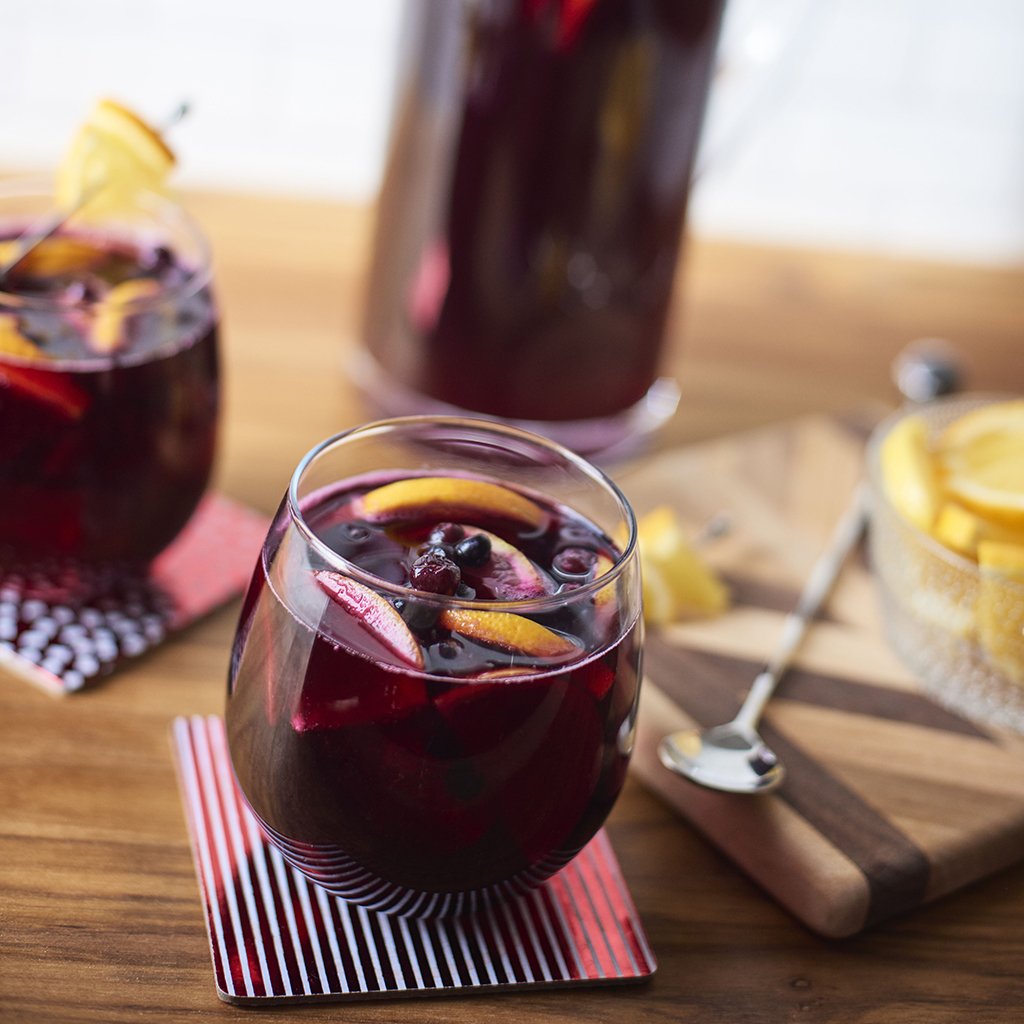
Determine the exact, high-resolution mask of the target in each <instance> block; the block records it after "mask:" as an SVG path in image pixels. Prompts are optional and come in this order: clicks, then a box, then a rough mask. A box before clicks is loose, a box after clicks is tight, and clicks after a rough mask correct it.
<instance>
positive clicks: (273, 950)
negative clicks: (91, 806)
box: [173, 717, 656, 1004]
mask: <svg viewBox="0 0 1024 1024" xmlns="http://www.w3.org/2000/svg"><path fill="white" fill-rule="evenodd" d="M173 744H174V752H175V755H176V760H177V765H178V774H179V780H180V783H181V788H182V796H183V799H184V803H185V816H186V819H187V821H188V826H189V832H190V834H191V839H192V853H193V857H194V860H195V865H196V874H197V876H198V878H199V888H200V892H201V895H202V898H203V903H204V905H205V909H206V924H207V931H208V934H209V938H210V947H211V951H212V955H213V970H214V978H215V981H216V985H217V993H218V995H219V996H220V997H221V998H222V999H224V1000H226V1001H228V1002H232V1003H249V1004H268V1003H275V1002H291V1001H305V1002H312V1001H325V1000H337V999H352V998H366V997H370V996H376V997H381V996H393V997H394V996H406V995H431V994H436V995H454V994H458V993H467V994H468V993H475V992H481V991H488V990H492V991H493V990H508V989H518V988H522V987H530V988H537V987H554V986H564V985H578V984H601V983H604V984H608V983H616V982H628V981H642V980H644V979H645V978H648V977H649V976H650V975H651V974H653V973H654V971H655V969H656V964H655V960H654V956H653V954H652V953H651V949H650V946H649V945H648V942H647V938H646V936H645V934H644V930H643V926H642V925H641V923H640V919H639V917H638V915H637V911H636V907H635V906H634V904H633V900H632V897H631V896H630V894H629V891H628V890H627V888H626V884H625V882H624V880H623V877H622V873H621V871H620V869H619V865H618V861H617V860H616V858H615V854H614V852H613V850H612V848H611V844H610V843H609V842H608V837H607V836H606V834H605V833H604V831H603V830H602V831H601V832H600V833H599V834H598V835H597V836H596V837H595V838H594V839H593V840H592V841H591V842H590V843H589V845H587V846H586V847H585V848H584V849H583V851H582V852H581V853H580V854H579V855H578V856H577V857H576V858H575V859H574V860H573V861H572V862H571V863H570V864H569V865H567V866H566V867H565V868H563V869H562V870H561V871H560V872H559V873H558V874H557V875H555V876H554V877H553V878H550V879H548V881H547V882H545V883H544V885H542V886H541V887H540V888H538V889H536V890H534V891H533V892H532V893H531V894H530V895H528V896H524V897H521V898H519V899H516V900H512V901H510V902H507V903H504V904H501V905H500V906H496V907H493V908H489V909H487V910H485V911H481V912H479V913H477V914H474V915H466V916H463V917H459V918H453V919H449V920H441V921H425V920H412V919H408V918H396V917H389V916H387V915H386V914H376V913H374V912H373V911H368V910H365V909H363V908H362V907H358V906H355V905H353V904H350V903H347V902H346V901H345V900H342V899H339V898H338V897H336V896H332V895H331V894H330V893H328V892H327V891H326V890H324V889H322V888H320V887H319V886H317V885H314V884H313V883H311V882H309V881H307V880H306V878H305V877H304V876H303V875H302V874H300V873H299V872H298V871H295V870H294V869H292V868H291V867H289V866H288V865H287V863H286V862H285V861H284V859H283V858H282V857H281V855H280V854H279V853H278V852H277V850H276V849H275V848H274V847H272V846H271V845H270V844H268V843H267V842H266V841H265V839H264V838H263V835H262V833H261V832H260V829H259V827H258V825H257V824H256V820H255V818H254V817H253V816H252V814H251V813H250V812H249V810H248V808H247V807H246V806H245V803H244V801H243V800H242V798H241V794H240V793H239V791H238V787H237V784H236V783H235V780H234V775H233V773H232V771H231V766H230V763H229V760H228V753H227V746H226V742H225V737H224V725H223V722H222V721H221V719H220V718H218V717H209V718H201V717H191V718H178V719H176V720H175V722H174V726H173Z"/></svg>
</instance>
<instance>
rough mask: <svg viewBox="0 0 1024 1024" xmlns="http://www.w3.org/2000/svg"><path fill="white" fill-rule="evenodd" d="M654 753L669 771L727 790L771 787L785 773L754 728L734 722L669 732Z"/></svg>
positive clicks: (773, 786)
mask: <svg viewBox="0 0 1024 1024" xmlns="http://www.w3.org/2000/svg"><path fill="white" fill-rule="evenodd" d="M658 757H659V759H660V760H661V763H662V764H663V765H664V766H665V767H666V768H668V769H670V770H671V771H674V772H680V771H682V773H683V774H685V775H686V776H687V778H690V779H692V780H693V781H694V782H699V783H700V784H701V785H703V786H708V787H709V788H711V789H720V790H723V791H725V792H727V793H756V792H760V791H763V790H769V789H774V788H775V787H776V786H778V785H779V783H780V782H782V779H783V777H784V775H785V770H784V769H783V767H782V764H781V763H780V762H779V760H778V758H777V757H776V756H775V754H774V753H772V751H771V750H770V749H769V748H768V747H767V746H765V743H764V741H763V740H762V739H761V737H760V736H759V735H758V734H757V732H756V731H755V730H754V729H751V728H749V727H747V726H744V725H742V724H740V723H738V722H728V723H726V724H725V725H716V726H715V727H714V728H713V729H707V730H705V731H702V730H700V729H686V730H683V731H681V732H676V733H672V735H670V736H666V737H665V739H664V740H662V742H661V744H660V745H659V747H658Z"/></svg>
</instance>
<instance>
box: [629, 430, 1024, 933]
mask: <svg viewBox="0 0 1024 1024" xmlns="http://www.w3.org/2000/svg"><path fill="white" fill-rule="evenodd" d="M865 429H866V428H865V425H864V424H857V423H853V422H851V423H841V422H837V421H835V420H829V419H825V418H810V419H803V420H800V421H798V422H795V423H789V424H785V425H782V426H778V427H772V428H768V429H764V430H761V431H758V432H755V433H751V434H747V435H743V436H740V437H734V438H728V439H725V440H722V441H716V442H713V443H710V444H705V445H701V446H699V447H695V448H692V449H685V450H681V451H676V452H671V453H668V454H666V455H662V456H659V457H657V458H655V459H652V460H651V461H648V462H645V463H642V464H640V465H638V466H636V467H634V468H633V469H632V470H630V471H629V472H628V473H625V474H620V475H619V478H618V479H619V482H620V484H621V485H622V486H623V489H624V490H625V491H626V493H627V494H628V495H629V497H630V499H631V500H632V501H633V503H634V505H635V506H636V508H637V511H638V512H639V513H643V512H644V511H647V510H649V509H650V508H652V507H654V506H655V505H657V504H660V503H663V502H668V503H670V504H671V505H673V506H674V507H675V508H676V509H677V510H678V512H679V514H680V516H681V517H682V518H683V520H684V522H686V523H688V524H692V525H693V526H694V527H696V526H698V525H699V524H700V523H701V522H703V521H705V520H706V519H708V518H709V517H711V516H712V515H713V514H715V513H717V512H719V511H722V510H725V511H727V512H728V513H729V514H730V516H731V517H732V518H733V521H734V528H733V529H732V531H731V532H730V533H729V534H728V535H727V536H726V537H725V538H722V539H720V540H718V541H715V542H712V543H711V544H710V545H709V546H708V547H707V548H706V549H705V554H706V557H707V558H708V560H709V561H710V562H711V563H712V564H713V565H714V566H715V567H716V568H717V569H718V570H719V572H720V573H722V575H723V576H724V578H725V579H726V580H727V582H728V583H729V584H730V587H731V590H732V599H733V603H732V607H731V609H730V610H729V611H728V612H727V613H726V614H724V615H722V616H720V617H717V618H714V619H710V620H704V621H691V622H684V623H678V624H674V625H672V626H670V627H667V628H663V629H659V630H650V631H649V633H648V639H647V644H646V648H645V683H644V691H643V695H642V699H641V710H640V723H639V730H638V736H637V748H636V753H635V755H634V762H633V764H634V770H635V772H636V773H637V774H638V776H639V777H640V778H641V779H642V780H643V782H644V783H646V784H647V785H648V786H649V787H650V788H651V789H653V790H654V791H656V792H657V793H658V794H660V795H661V796H662V797H663V798H664V799H665V800H667V801H668V802H669V803H670V804H672V805H673V807H675V808H676V809H677V810H678V811H679V812H681V813H682V814H683V815H684V816H685V817H686V818H687V819H688V820H689V821H690V822H691V823H692V824H693V826H695V827H696V828H697V829H699V830H700V831H701V832H703V833H704V834H705V835H706V836H707V838H708V839H710V840H711V841H712V842H713V843H715V844H716V845H717V846H718V847H719V848H720V849H721V850H722V851H723V852H724V853H725V854H727V855H728V856H729V857H730V858H732V860H734V861H735V863H736V864H737V865H738V866H739V867H740V868H742V869H743V870H744V871H745V872H746V873H747V874H749V875H750V876H751V878H753V879H754V880H755V881H756V882H758V883H759V884H760V885H761V886H762V887H763V888H764V889H765V890H766V891H767V892H768V893H770V894H771V895H772V896H773V897H775V898H776V899H777V900H778V901H779V902H780V903H781V904H782V905H783V906H785V907H786V908H788V910H789V911H791V912H792V913H793V914H794V915H796V917H798V918H799V919H800V920H801V921H803V922H804V923H805V924H806V925H808V926H809V927H810V928H812V929H814V930H815V931H817V932H819V933H821V934H823V935H826V936H832V937H840V936H846V935H850V934H853V933H855V932H857V931H859V930H861V929H862V928H864V927H867V926H869V925H871V924H874V923H876V922H878V921H880V920H883V919H884V918H886V917H889V916H891V915H894V914H897V913H901V912H904V911H907V910H910V909H911V908H913V907H915V906H917V905H919V904H922V903H925V902H927V901H929V900H933V899H936V898H937V897H940V896H942V895H943V894H945V893H948V892H950V891H952V890H954V889H956V888H959V887H960V886H963V885H966V884H967V883H969V882H972V881H974V880H976V879H978V878H980V877H982V876H983V875H986V874H989V873H991V872H994V871H996V870H998V869H1000V868H1002V867H1004V866H1006V865H1009V864H1011V863H1013V862H1014V861H1016V860H1019V859H1022V858H1024V738H1021V737H1019V736H1011V735H1009V734H1005V733H1001V732H1000V731H998V730H995V729H992V728H988V727H985V726H981V725H976V724H972V723H971V722H969V721H967V720H965V719H964V718H962V717H960V716H959V715H957V714H954V713H953V712H952V711H949V710H946V709H945V708H944V707H942V706H941V705H939V704H938V703H936V702H935V701H934V700H933V699H931V698H930V697H929V696H927V695H926V694H924V693H923V691H922V690H921V689H920V688H919V686H918V684H917V682H916V680H915V678H914V677H913V675H912V674H911V673H910V671H909V670H908V669H906V668H905V667H904V666H903V665H902V663H901V662H900V661H899V660H898V659H897V657H896V655H895V653H894V652H893V651H892V650H890V648H889V646H888V644H887V642H886V640H885V638H884V636H883V634H882V630H881V624H880V621H879V612H878V608H877V604H876V598H875V593H874V589H873V584H872V580H871V576H870V572H869V569H868V566H867V564H866V559H865V555H864V552H863V551H860V552H858V553H857V554H856V555H854V556H853V557H852V558H851V559H850V560H849V562H848V563H847V565H846V566H845V567H844V569H843V572H842V574H841V576H840V578H839V580H838V582H837V585H836V588H835V590H834V591H833V593H832V596H831V598H830V600H829V602H828V603H827V605H826V607H825V608H824V609H823V611H822V612H821V614H820V616H819V618H818V620H817V621H816V623H815V624H814V626H813V627H812V629H811V631H810V633H809V635H808V636H807V638H806V640H805V642H804V644H803V646H802V648H801V650H800V652H799V653H798V656H797V658H796V661H795V664H794V667H793V668H792V669H791V670H790V672H789V673H788V674H787V676H786V677H785V678H784V681H783V683H782V685H781V686H780V687H779V690H778V691H777V694H776V696H775V698H774V699H773V701H772V702H771V704H770V705H769V707H768V710H767V713H766V715H765V718H764V719H763V722H762V725H763V728H762V730H761V731H762V734H763V735H764V737H765V739H766V741H767V742H768V744H769V746H770V747H771V748H772V749H773V750H775V752H776V753H777V754H778V755H779V757H780V759H781V760H782V761H783V762H784V764H785V766H786V771H787V775H786V780H785V782H784V783H783V785H782V787H781V788H780V789H778V790H776V791H774V792H773V793H770V794H764V795H759V796H738V795H733V794H725V793H718V792H712V791H710V790H707V789H703V788H701V787H699V786H697V785H695V784H693V783H691V782H689V781H687V780H685V779H681V778H679V777H678V776H676V775H673V774H672V773H670V772H669V771H668V770H667V769H665V768H664V767H663V766H662V765H661V764H660V762H659V761H658V759H657V755H656V747H657V743H658V741H659V739H660V738H661V737H662V736H663V735H665V734H666V733H668V732H671V731H673V730H675V729H678V728H682V727H687V726H691V725H693V724H695V723H697V724H701V725H714V724H717V723H719V722H724V721H726V720H728V719H729V718H731V717H732V716H733V714H734V713H735V712H736V710H737V709H738V707H739V705H740V702H741V700H742V698H743V696H744V694H745V692H746V690H747V688H748V687H749V685H750V682H751V681H752V679H753V678H754V676H755V674H756V673H757V671H758V669H759V668H760V667H761V666H762V664H763V662H764V660H765V658H766V657H767V656H768V655H769V654H770V652H771V651H772V649H773V647H774V645H775V643H776V641H777V639H778V636H779V632H780V630H781V626H782V622H783V619H784V617H785V615H786V613H787V612H788V611H789V610H790V609H792V607H793V606H794V604H795V603H796V600H797V595H798V593H799V591H800V589H801V587H802V586H803V583H804V581H805V580H806V578H807V574H808V573H809V571H810V569H811V566H812V565H813V563H814V561H815V559H816V558H817V556H818V554H819V553H820V551H821V549H822V547H823V546H824V544H825V542H826V540H827V538H828V535H829V533H830V532H831V529H832V527H833V526H834V524H835V522H836V520H837V519H838V518H839V516H840V515H841V514H842V511H843V509H844V507H845V505H846V503H847V501H848V500H849V497H850V495H851V493H852V490H853V487H854V484H855V482H856V480H857V479H858V476H859V473H860V470H861V453H862V450H863V442H864V436H865Z"/></svg>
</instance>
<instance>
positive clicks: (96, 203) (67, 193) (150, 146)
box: [55, 99, 175, 218]
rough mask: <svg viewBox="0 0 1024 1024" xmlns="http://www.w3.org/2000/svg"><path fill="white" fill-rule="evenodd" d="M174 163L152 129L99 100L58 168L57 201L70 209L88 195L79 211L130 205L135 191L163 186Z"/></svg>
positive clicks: (98, 212)
mask: <svg viewBox="0 0 1024 1024" xmlns="http://www.w3.org/2000/svg"><path fill="white" fill-rule="evenodd" d="M174 162H175V161H174V154H173V153H172V152H171V150H170V149H168V147H167V145H166V143H165V142H164V141H163V139H162V138H161V137H160V133H159V132H157V131H156V129H154V128H152V127H151V126H150V125H148V124H147V123H146V122H145V121H144V120H143V119H142V118H141V117H139V116H138V115H137V114H135V113H133V112H132V111H131V110H129V109H128V108H127V107H125V106H122V105H121V104H120V103H117V102H116V101H114V100H111V99H102V100H100V101H99V102H98V103H97V104H96V106H95V107H94V108H93V109H92V111H91V112H90V114H89V117H88V119H87V120H86V122H85V123H84V124H83V125H82V126H81V128H79V130H78V132H77V134H76V135H75V137H74V139H73V140H72V142H71V145H70V147H69V149H68V151H67V153H66V154H65V156H64V159H63V160H62V161H61V163H60V166H59V167H58V169H57V177H56V182H55V198H56V200H57V205H58V207H60V208H61V209H63V210H73V209H75V207H77V206H78V205H79V204H80V203H81V202H82V201H83V200H85V199H88V202H87V204H86V207H85V208H84V211H83V213H84V215H86V216H88V217H90V218H93V217H104V216H108V215H110V214H111V213H115V212H117V211H118V210H123V209H124V208H126V207H130V206H131V204H132V203H133V201H134V200H135V199H136V197H137V195H138V193H139V192H140V191H143V190H146V191H151V192H162V191H164V190H165V188H166V185H167V179H168V177H169V176H170V173H171V169H172V168H173V167H174Z"/></svg>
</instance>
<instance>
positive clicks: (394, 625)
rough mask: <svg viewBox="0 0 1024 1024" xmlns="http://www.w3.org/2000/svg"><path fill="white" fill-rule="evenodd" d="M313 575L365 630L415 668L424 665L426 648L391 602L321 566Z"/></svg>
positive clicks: (346, 577)
mask: <svg viewBox="0 0 1024 1024" xmlns="http://www.w3.org/2000/svg"><path fill="white" fill-rule="evenodd" d="M313 576H314V577H315V579H316V581H317V583H319V584H320V586H321V587H322V588H323V589H324V590H325V591H326V592H327V594H328V595H329V596H330V597H331V599H332V600H334V601H335V602H336V603H337V604H339V605H340V606H341V607H342V608H344V609H345V611H347V612H348V613H349V614H350V615H352V616H353V617H354V618H355V619H357V620H358V621H359V624H360V625H361V626H362V627H363V629H365V630H366V631H367V632H369V633H371V634H372V635H373V636H375V637H376V638H377V639H378V640H379V641H380V642H381V643H382V644H383V645H384V646H385V647H386V648H387V649H388V650H389V651H391V653H392V654H395V655H397V657H399V658H401V659H402V661H404V662H406V663H407V664H409V665H412V666H413V667H414V668H419V669H422V668H423V650H422V649H421V647H420V645H419V642H418V641H417V640H416V637H414V636H413V634H412V631H411V630H410V629H409V627H408V626H407V625H406V624H405V620H404V619H403V618H402V616H401V615H400V614H399V613H398V609H397V608H395V606H394V605H393V604H392V603H391V602H390V601H388V600H387V599H386V598H384V597H381V595H380V594H378V593H377V592H376V591H374V590H371V589H370V588H369V587H365V586H363V584H361V583H356V581H355V580H353V579H349V577H348V576H342V575H341V574H340V573H337V572H330V571H328V570H326V569H319V570H317V571H316V572H314V573H313Z"/></svg>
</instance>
